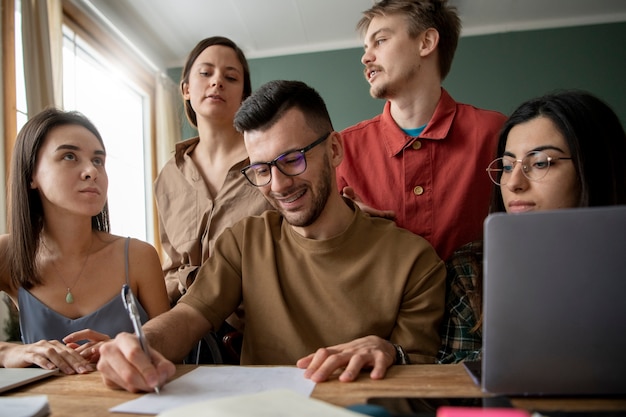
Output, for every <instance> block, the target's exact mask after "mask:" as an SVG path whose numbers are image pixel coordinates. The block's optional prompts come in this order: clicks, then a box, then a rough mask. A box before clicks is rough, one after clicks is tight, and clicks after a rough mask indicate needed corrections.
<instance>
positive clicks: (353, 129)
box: [341, 114, 382, 139]
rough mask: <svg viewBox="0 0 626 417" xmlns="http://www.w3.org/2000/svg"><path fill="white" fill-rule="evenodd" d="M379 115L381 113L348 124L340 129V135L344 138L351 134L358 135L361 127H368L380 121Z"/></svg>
mask: <svg viewBox="0 0 626 417" xmlns="http://www.w3.org/2000/svg"><path fill="white" fill-rule="evenodd" d="M381 116H382V114H378V115H376V116H374V117H372V118H371V119H366V120H363V121H360V122H359V123H357V124H354V125H352V126H348V127H346V128H345V129H343V130H342V131H341V136H342V137H344V139H345V138H349V137H352V136H353V135H358V134H359V132H360V131H362V130H363V129H368V128H369V127H370V126H372V125H376V124H378V123H380V119H381Z"/></svg>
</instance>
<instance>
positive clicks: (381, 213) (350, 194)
mask: <svg viewBox="0 0 626 417" xmlns="http://www.w3.org/2000/svg"><path fill="white" fill-rule="evenodd" d="M342 195H343V196H344V197H345V198H349V199H350V200H352V201H354V203H355V204H356V205H357V206H359V208H360V209H361V211H363V212H365V213H367V214H369V215H370V216H373V217H383V218H385V219H389V220H394V219H395V218H396V213H394V212H393V211H392V210H378V209H375V208H373V207H370V206H368V205H366V204H365V203H364V202H363V200H361V198H360V197H359V196H358V195H356V194H355V193H354V189H353V188H352V187H343V190H342Z"/></svg>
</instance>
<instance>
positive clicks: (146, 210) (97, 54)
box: [15, 0, 159, 248]
mask: <svg viewBox="0 0 626 417" xmlns="http://www.w3.org/2000/svg"><path fill="white" fill-rule="evenodd" d="M66 6H67V7H66ZM85 28H88V29H85ZM21 33H22V32H21V15H20V5H19V0H18V1H17V2H16V6H15V67H16V76H15V77H16V81H15V85H16V97H15V101H16V111H17V115H16V118H17V130H18V131H19V129H20V128H21V127H22V126H23V125H24V123H26V120H27V116H26V114H27V109H26V93H25V83H24V72H23V59H22V42H21ZM152 83H153V80H152V74H151V73H150V72H149V71H146V70H145V69H143V68H141V63H139V64H138V63H137V61H136V60H134V59H133V57H132V56H130V57H129V54H128V53H127V52H125V50H124V46H123V45H120V42H119V41H118V40H116V39H112V37H111V36H110V34H108V33H107V32H106V30H103V29H102V28H100V27H99V26H98V25H97V24H95V23H94V22H93V21H89V19H88V18H87V17H86V15H84V14H82V13H81V12H80V10H78V9H76V8H74V7H72V6H71V3H70V2H64V25H63V107H64V109H65V110H78V111H80V112H81V113H83V114H84V115H85V116H87V117H88V118H89V119H90V120H91V121H92V122H93V123H94V124H95V126H96V127H97V128H98V130H99V131H100V134H101V135H102V138H103V140H104V144H105V147H106V151H107V174H108V177H109V191H108V203H109V211H110V216H111V232H112V233H114V234H116V235H120V236H131V237H134V238H137V239H141V240H144V241H147V242H150V243H152V244H153V245H155V246H157V248H158V247H159V245H158V243H157V242H155V241H156V238H155V230H156V222H155V215H154V205H153V202H152V200H153V197H152V181H153V172H154V169H155V168H154V165H155V163H154V162H153V161H154V158H153V153H152V149H153V139H152V137H153V132H152V129H151V127H152V125H153V122H152V120H151V118H152V116H151V115H152V111H151V108H152V102H153V91H152V88H153V84H152Z"/></svg>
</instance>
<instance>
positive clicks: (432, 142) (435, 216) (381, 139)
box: [337, 89, 506, 260]
mask: <svg viewBox="0 0 626 417" xmlns="http://www.w3.org/2000/svg"><path fill="white" fill-rule="evenodd" d="M505 120H506V116H504V115H503V114H501V113H498V112H495V111H489V110H482V109H478V108H476V107H473V106H470V105H467V104H461V103H457V102H455V101H454V100H453V99H452V97H450V95H449V94H448V93H447V92H446V91H445V90H444V89H442V90H441V98H440V99H439V103H438V104H437V108H436V109H435V113H434V114H433V117H432V119H431V120H430V121H429V122H428V124H427V125H426V128H425V129H424V131H423V132H422V133H421V135H420V136H419V137H418V138H413V137H411V136H408V135H407V134H405V133H404V131H402V129H400V127H399V126H398V125H397V124H396V123H395V121H394V120H393V118H392V117H391V113H390V103H389V102H387V104H386V105H385V108H384V110H383V113H382V114H380V115H378V116H376V117H374V118H373V119H370V120H365V121H363V122H361V123H359V124H357V125H354V126H352V127H349V128H347V129H345V130H344V131H343V132H342V136H343V138H344V146H345V151H344V154H345V155H344V160H343V162H342V163H341V164H340V165H339V167H338V169H337V184H338V186H339V190H340V191H341V190H342V189H343V187H345V186H347V185H349V186H351V187H353V188H354V191H355V193H356V195H357V196H359V197H360V198H361V199H362V200H363V201H364V203H365V204H367V205H369V206H371V207H374V208H376V209H380V210H393V211H395V213H396V223H397V224H398V226H400V227H403V228H405V229H408V230H410V231H412V232H413V233H416V234H418V235H420V236H422V237H424V238H425V239H426V240H428V241H429V242H430V243H431V244H432V245H433V246H434V247H435V250H436V251H437V253H438V254H439V256H440V257H441V258H442V259H444V260H446V259H448V258H449V257H450V255H452V252H453V251H454V250H455V249H457V248H458V247H460V246H461V245H463V244H466V243H468V242H471V241H474V240H477V239H481V238H482V229H483V221H484V219H485V217H486V216H487V214H488V210H489V199H490V195H491V186H492V183H491V181H490V180H489V176H488V175H487V172H486V171H485V169H486V168H487V165H489V163H490V162H491V161H492V160H493V159H494V157H495V156H494V155H495V152H496V144H497V140H498V133H499V131H500V128H501V127H502V124H503V123H504V121H505Z"/></svg>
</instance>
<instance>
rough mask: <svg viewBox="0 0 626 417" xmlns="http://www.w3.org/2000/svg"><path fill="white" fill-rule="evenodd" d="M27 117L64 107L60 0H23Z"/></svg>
mask: <svg viewBox="0 0 626 417" xmlns="http://www.w3.org/2000/svg"><path fill="white" fill-rule="evenodd" d="M21 3H22V44H23V53H24V78H25V81H26V104H27V107H28V117H29V118H30V117H31V116H33V115H35V114H37V113H38V112H40V111H41V110H43V109H45V108H46V107H50V106H56V107H59V108H62V107H63V94H62V88H63V87H62V81H61V80H62V77H63V71H62V53H63V44H62V42H63V36H62V29H61V25H62V16H63V12H62V7H61V0H46V1H40V0H21Z"/></svg>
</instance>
